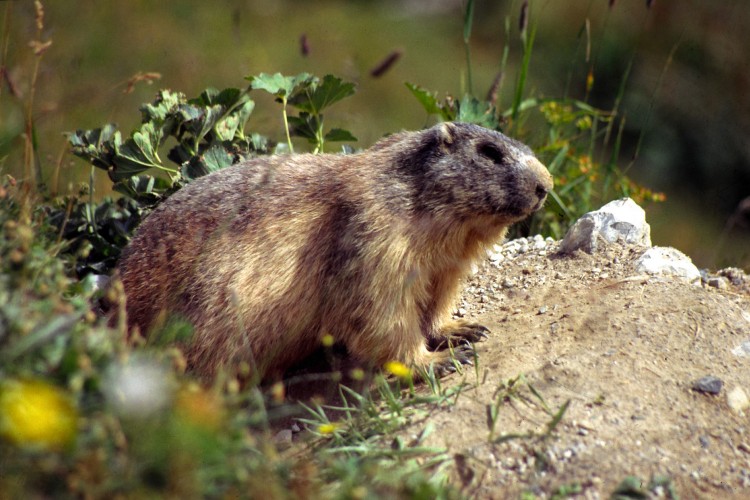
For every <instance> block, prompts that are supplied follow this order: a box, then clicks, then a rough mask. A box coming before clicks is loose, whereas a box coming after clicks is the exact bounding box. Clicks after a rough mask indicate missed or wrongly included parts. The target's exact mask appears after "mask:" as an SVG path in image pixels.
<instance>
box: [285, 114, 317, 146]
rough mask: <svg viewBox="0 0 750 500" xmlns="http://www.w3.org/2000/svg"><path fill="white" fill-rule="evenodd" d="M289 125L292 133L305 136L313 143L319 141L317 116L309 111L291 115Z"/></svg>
mask: <svg viewBox="0 0 750 500" xmlns="http://www.w3.org/2000/svg"><path fill="white" fill-rule="evenodd" d="M289 127H290V128H291V133H292V135H296V136H298V137H304V138H305V139H307V140H308V141H309V142H311V143H312V144H316V143H317V142H318V139H317V135H316V131H317V124H316V123H315V118H314V117H313V116H312V115H311V114H309V113H304V112H303V113H300V114H299V116H290V117H289Z"/></svg>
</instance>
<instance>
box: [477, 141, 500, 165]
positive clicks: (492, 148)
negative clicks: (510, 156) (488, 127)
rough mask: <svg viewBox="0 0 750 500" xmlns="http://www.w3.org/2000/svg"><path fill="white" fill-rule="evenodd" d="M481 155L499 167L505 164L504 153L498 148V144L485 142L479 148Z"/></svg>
mask: <svg viewBox="0 0 750 500" xmlns="http://www.w3.org/2000/svg"><path fill="white" fill-rule="evenodd" d="M477 151H478V152H479V154H480V155H482V156H486V157H487V158H489V159H490V160H492V161H493V162H495V163H497V164H498V165H499V164H501V163H502V162H503V152H502V151H501V150H500V148H499V147H497V144H493V143H491V142H483V143H482V144H480V145H479V147H478V148H477Z"/></svg>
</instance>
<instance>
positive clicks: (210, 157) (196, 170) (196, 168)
mask: <svg viewBox="0 0 750 500" xmlns="http://www.w3.org/2000/svg"><path fill="white" fill-rule="evenodd" d="M233 161H234V160H233V158H232V155H231V154H229V152H228V151H227V150H226V149H224V146H222V145H221V144H214V145H213V146H211V147H210V148H209V149H208V150H207V151H206V152H205V153H204V154H202V155H200V156H193V157H192V158H190V161H188V162H187V163H186V164H184V165H183V166H182V175H183V177H184V178H186V179H187V180H194V179H197V178H198V177H203V176H204V175H207V174H210V173H211V172H215V171H217V170H221V169H222V168H226V167H228V166H230V165H232V163H233Z"/></svg>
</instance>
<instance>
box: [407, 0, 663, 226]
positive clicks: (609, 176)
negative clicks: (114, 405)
mask: <svg viewBox="0 0 750 500" xmlns="http://www.w3.org/2000/svg"><path fill="white" fill-rule="evenodd" d="M472 17H473V2H467V4H466V10H465V14H464V33H463V39H464V44H465V45H466V60H467V72H468V75H469V78H468V80H469V84H468V90H467V92H465V93H464V94H463V96H462V97H461V98H455V97H453V96H450V95H447V96H445V97H444V98H443V99H440V98H439V97H438V95H437V93H435V92H431V91H429V90H426V89H424V88H422V87H420V86H419V85H416V84H414V83H406V86H407V88H408V89H409V91H410V92H411V93H412V95H413V96H414V97H415V98H416V99H417V101H418V102H419V103H420V104H421V105H422V107H423V108H424V110H425V111H426V112H427V113H428V114H429V115H434V116H436V117H438V119H440V120H445V121H461V122H468V123H475V124H477V125H481V126H484V127H487V128H490V129H494V130H499V131H503V132H505V133H508V134H510V135H513V136H515V137H517V138H519V139H521V140H522V141H524V142H526V143H527V144H529V145H530V146H531V147H532V149H534V151H535V152H536V153H537V155H538V156H539V158H540V159H541V160H542V162H543V163H545V164H546V165H547V168H548V169H549V171H550V172H551V173H552V176H553V177H554V178H555V189H554V190H553V191H552V192H551V193H550V198H551V202H549V203H547V205H546V208H545V210H544V211H541V212H539V213H537V214H535V215H534V216H532V218H531V219H530V220H529V221H528V222H527V223H526V225H525V226H524V225H522V226H516V227H514V228H513V229H512V230H511V237H513V236H526V235H528V234H537V233H545V234H551V235H552V236H554V237H556V238H560V237H562V235H563V234H564V232H565V231H566V230H567V228H568V227H569V225H570V224H571V223H572V222H574V221H575V220H576V219H578V217H580V216H581V215H583V214H584V213H586V212H588V211H590V210H592V209H594V208H595V207H597V206H599V204H601V203H604V202H606V201H609V200H611V199H614V198H617V197H623V196H630V197H632V198H634V199H635V200H636V202H639V203H642V202H647V201H662V200H663V199H664V195H663V194H661V193H654V192H652V191H651V190H649V189H647V188H645V187H643V186H640V185H638V184H637V183H635V182H633V181H632V180H631V179H630V178H628V177H627V175H626V174H625V172H624V171H623V170H621V169H620V168H619V167H618V164H617V162H618V159H619V157H620V146H621V139H622V137H621V133H622V129H623V124H624V117H620V116H619V114H618V110H619V105H620V102H621V100H622V94H623V93H624V89H625V82H626V81H627V78H628V75H629V71H626V73H625V75H624V76H623V83H622V85H621V86H620V92H619V94H618V96H617V98H616V99H615V102H614V103H613V108H612V109H611V110H602V109H597V108H596V107H594V106H592V105H590V104H588V103H587V102H585V101H583V100H578V99H571V98H565V97H563V98H542V97H537V96H532V97H525V92H526V82H527V79H528V74H529V71H530V67H531V56H532V53H533V48H534V40H535V36H536V23H535V22H532V21H531V20H530V19H529V7H528V2H523V3H522V6H521V13H520V19H519V34H520V39H521V47H522V54H521V64H520V66H519V68H518V76H517V79H516V84H515V87H514V89H513V92H512V101H511V103H510V105H509V106H507V107H503V106H502V105H501V103H500V98H499V96H500V95H501V92H500V91H501V87H502V83H503V80H504V78H503V75H505V73H506V72H507V61H508V55H509V53H510V38H511V37H510V34H511V23H510V17H509V16H506V20H505V31H506V43H505V47H504V48H503V52H502V57H501V60H500V68H499V70H498V73H497V77H496V78H495V81H494V82H492V85H491V86H490V89H489V91H488V92H487V97H486V98H479V97H476V96H475V95H474V94H473V90H472V89H473V85H474V82H473V80H472V77H471V74H472V73H471V57H470V50H469V43H470V38H471V28H472ZM587 82H588V83H587V85H588V86H589V87H590V85H591V75H590V74H589V75H587ZM608 152H609V156H608V158H606V159H605V160H599V158H602V157H603V156H605V155H606V154H607V153H608Z"/></svg>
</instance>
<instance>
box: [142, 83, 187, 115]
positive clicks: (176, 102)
mask: <svg viewBox="0 0 750 500" xmlns="http://www.w3.org/2000/svg"><path fill="white" fill-rule="evenodd" d="M185 103H186V99H185V94H183V93H182V92H172V91H171V90H166V89H165V90H160V91H159V93H158V94H157V95H156V99H155V100H154V102H153V103H152V104H144V105H143V106H141V114H142V115H143V122H144V123H146V122H151V121H158V122H159V124H161V123H162V122H164V121H165V120H166V119H167V117H168V116H170V115H173V114H174V113H176V112H177V110H178V108H179V107H180V105H183V104H185Z"/></svg>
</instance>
